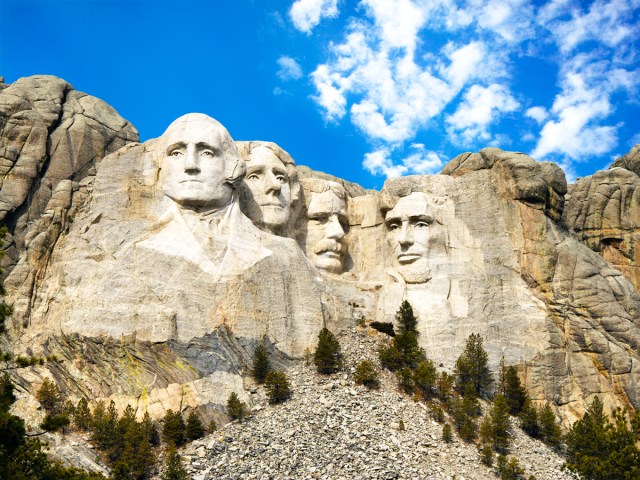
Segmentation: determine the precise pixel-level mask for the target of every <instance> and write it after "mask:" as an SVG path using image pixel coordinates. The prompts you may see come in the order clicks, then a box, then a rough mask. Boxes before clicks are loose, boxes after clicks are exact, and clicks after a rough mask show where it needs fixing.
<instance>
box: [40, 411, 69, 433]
mask: <svg viewBox="0 0 640 480" xmlns="http://www.w3.org/2000/svg"><path fill="white" fill-rule="evenodd" d="M70 423H71V422H70V420H69V416H68V415H67V414H65V413H58V414H55V413H47V414H46V415H45V417H44V420H43V422H42V423H41V424H40V427H41V428H42V429H43V430H46V431H47V432H57V431H58V430H62V433H64V428H65V427H68V426H69V424H70Z"/></svg>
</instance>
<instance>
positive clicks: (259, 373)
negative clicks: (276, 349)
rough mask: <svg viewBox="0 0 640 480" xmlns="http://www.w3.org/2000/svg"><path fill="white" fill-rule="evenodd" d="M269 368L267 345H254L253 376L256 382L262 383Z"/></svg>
mask: <svg viewBox="0 0 640 480" xmlns="http://www.w3.org/2000/svg"><path fill="white" fill-rule="evenodd" d="M270 370H271V363H270V362H269V352H267V347H265V346H264V345H263V344H262V343H261V344H260V345H258V346H257V347H256V350H255V353H254V355H253V370H252V373H253V378H255V380H256V382H258V383H264V380H265V378H267V374H268V373H269V371H270Z"/></svg>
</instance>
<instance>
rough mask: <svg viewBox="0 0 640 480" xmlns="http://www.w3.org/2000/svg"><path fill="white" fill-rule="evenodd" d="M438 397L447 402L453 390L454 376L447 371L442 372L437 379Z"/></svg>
mask: <svg viewBox="0 0 640 480" xmlns="http://www.w3.org/2000/svg"><path fill="white" fill-rule="evenodd" d="M437 386H438V398H440V401H442V402H445V403H447V402H448V401H449V398H450V397H451V392H452V391H453V377H452V376H451V375H449V374H448V373H447V372H441V373H440V375H439V376H438V380H437Z"/></svg>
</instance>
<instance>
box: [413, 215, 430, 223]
mask: <svg viewBox="0 0 640 480" xmlns="http://www.w3.org/2000/svg"><path fill="white" fill-rule="evenodd" d="M409 220H411V221H412V222H420V221H422V222H428V223H432V222H433V217H432V216H431V215H427V214H421V215H410V216H409Z"/></svg>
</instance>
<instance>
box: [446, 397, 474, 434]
mask: <svg viewBox="0 0 640 480" xmlns="http://www.w3.org/2000/svg"><path fill="white" fill-rule="evenodd" d="M474 400H475V401H476V402H477V399H474ZM451 415H452V417H453V424H454V426H455V427H456V431H457V432H458V435H460V438H462V439H463V440H464V441H465V442H471V441H472V440H474V439H475V438H476V436H477V435H478V424H477V423H476V420H475V412H474V411H473V408H472V409H470V408H469V400H468V399H464V398H460V397H459V398H456V399H455V400H453V401H452V402H451Z"/></svg>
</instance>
